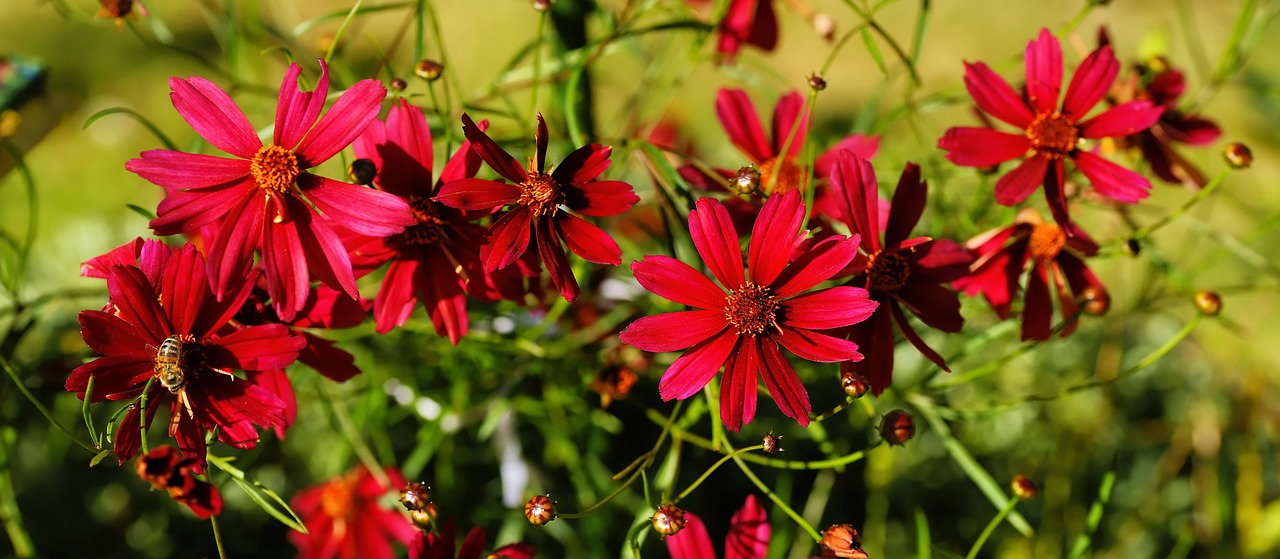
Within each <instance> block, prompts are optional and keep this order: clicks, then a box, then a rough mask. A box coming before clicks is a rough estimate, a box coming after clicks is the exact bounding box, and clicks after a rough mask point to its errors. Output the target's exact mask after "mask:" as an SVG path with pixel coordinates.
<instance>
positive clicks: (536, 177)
mask: <svg viewBox="0 0 1280 559" xmlns="http://www.w3.org/2000/svg"><path fill="white" fill-rule="evenodd" d="M516 203H518V204H520V205H522V206H528V207H529V210H530V211H532V212H533V216H534V217H543V216H550V215H555V213H556V212H557V211H559V209H560V204H562V203H564V191H563V189H561V188H560V183H558V182H556V179H554V178H552V176H551V175H550V174H547V173H540V172H536V171H535V172H530V173H529V178H528V179H526V180H525V181H524V182H523V183H520V199H519V200H517V202H516Z"/></svg>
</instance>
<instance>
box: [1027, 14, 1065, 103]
mask: <svg viewBox="0 0 1280 559" xmlns="http://www.w3.org/2000/svg"><path fill="white" fill-rule="evenodd" d="M1025 57H1026V62H1027V100H1028V101H1030V102H1031V106H1032V107H1033V108H1035V110H1036V113H1037V114H1048V113H1052V112H1053V110H1054V109H1056V108H1058V94H1059V90H1060V88H1061V87H1062V45H1060V44H1059V43H1058V38H1057V37H1054V36H1053V34H1052V33H1050V32H1049V30H1048V29H1041V30H1040V36H1039V37H1037V38H1036V39H1035V40H1033V41H1031V42H1030V43H1028V44H1027V50H1026V54H1025Z"/></svg>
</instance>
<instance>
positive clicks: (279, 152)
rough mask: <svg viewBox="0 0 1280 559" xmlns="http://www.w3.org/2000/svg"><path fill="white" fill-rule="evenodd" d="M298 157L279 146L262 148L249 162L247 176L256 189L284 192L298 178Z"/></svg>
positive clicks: (291, 151)
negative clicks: (251, 178)
mask: <svg viewBox="0 0 1280 559" xmlns="http://www.w3.org/2000/svg"><path fill="white" fill-rule="evenodd" d="M299 172H300V171H299V169H298V156H296V155H294V154H293V150H290V149H285V148H282V147H280V146H264V147H263V148H262V149H260V150H258V153H257V154H255V155H254V156H253V161H251V162H249V174H250V175H252V176H253V180H255V181H257V183H258V188H261V189H263V190H272V191H275V192H284V191H286V190H288V189H289V187H291V186H293V182H294V181H295V180H297V178H298V173H299Z"/></svg>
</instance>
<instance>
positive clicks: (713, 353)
mask: <svg viewBox="0 0 1280 559" xmlns="http://www.w3.org/2000/svg"><path fill="white" fill-rule="evenodd" d="M804 213H805V208H804V203H803V201H802V200H801V196H800V193H799V192H797V191H791V192H787V193H785V194H779V195H775V196H773V197H771V198H769V200H768V201H767V202H765V204H764V207H763V208H761V210H760V216H759V218H758V219H757V220H756V224H755V228H754V230H753V232H752V235H751V241H750V247H749V250H748V256H747V262H748V266H747V267H748V268H749V272H748V273H747V274H743V262H742V252H741V249H740V248H739V245H738V234H737V232H736V231H735V230H734V228H733V224H732V223H731V221H730V217H729V212H728V211H727V210H725V207H724V206H723V205H721V204H720V203H719V202H717V201H715V200H713V199H710V198H702V199H700V200H698V202H697V209H695V210H693V211H690V212H689V229H690V232H691V233H692V235H693V244H694V247H695V248H696V249H697V251H698V254H699V255H700V256H701V257H702V259H703V261H705V262H706V264H707V266H708V267H709V268H710V269H711V273H712V275H713V276H715V279H716V280H717V281H718V282H719V285H716V284H715V283H712V281H711V280H710V279H708V278H707V277H706V276H704V275H702V274H701V273H699V272H698V271H697V270H695V269H694V268H693V267H691V266H689V265H688V264H685V263H684V262H681V261H679V260H676V259H674V258H670V257H667V256H648V257H646V258H645V259H644V260H640V261H636V262H634V263H632V265H631V270H632V272H634V273H635V277H636V280H637V281H639V282H640V285H642V286H644V288H645V289H648V290H649V291H651V292H653V293H655V294H657V295H660V296H662V297H664V298H667V299H670V300H672V301H675V302H677V303H681V304H684V305H689V306H691V307H694V308H695V309H697V310H691V311H681V312H672V313H666V314H659V315H655V316H647V317H643V318H640V319H639V320H636V321H635V322H632V323H631V324H630V325H629V326H627V328H626V330H624V331H623V332H622V334H621V335H620V336H619V338H620V339H621V340H622V342H623V343H626V344H630V345H632V346H634V347H636V348H639V349H642V350H645V351H653V352H661V351H679V350H683V349H687V351H685V353H684V355H681V356H680V357H679V358H678V359H676V361H675V362H674V363H672V364H671V366H670V367H669V368H668V369H667V371H666V373H664V374H663V375H662V380H661V381H660V383H659V384H658V390H659V392H660V393H661V395H662V399H663V400H671V399H681V400H683V399H685V398H688V397H690V396H692V395H694V394H697V393H698V391H699V390H702V387H703V386H706V384H707V383H708V382H710V381H711V379H712V378H713V377H715V375H716V373H717V372H719V370H720V368H721V366H724V377H723V378H722V379H721V381H720V416H721V420H722V421H724V424H725V426H726V427H728V428H729V429H731V430H734V431H737V430H738V429H739V428H741V427H742V425H743V424H744V423H750V422H751V420H752V419H753V418H754V417H755V413H756V386H757V383H758V380H757V379H758V378H759V377H760V376H761V375H763V376H764V383H765V387H766V388H768V390H769V393H770V394H772V395H773V398H774V401H776V402H777V403H778V406H779V407H780V408H781V409H782V412H783V413H784V414H786V415H787V416H788V417H791V418H793V419H795V420H796V421H797V422H799V423H800V425H808V424H809V411H810V404H809V394H808V392H807V391H806V390H805V387H804V384H802V383H801V382H800V377H799V376H797V375H796V372H795V370H794V369H792V368H791V364H790V363H788V362H787V359H786V357H784V356H783V354H782V351H781V349H780V348H779V346H781V347H785V348H787V349H788V350H789V351H791V352H792V353H794V354H796V355H798V356H800V357H801V358H803V359H807V360H809V361H817V362H821V363H838V362H841V361H857V360H859V359H862V355H861V354H859V353H858V346H857V344H855V343H853V342H850V341H847V340H842V339H840V338H836V337H833V336H829V335H827V334H822V333H820V332H819V331H822V330H830V329H833V328H841V327H846V326H849V325H851V324H855V323H857V322H861V321H863V320H866V319H867V317H869V316H871V313H872V312H873V311H874V310H875V308H876V303H875V302H873V301H871V300H870V299H869V298H868V295H867V290H865V289H862V288H858V287H850V286H840V287H832V288H828V289H821V290H817V291H813V292H810V293H803V292H804V291H805V290H807V289H809V288H811V287H813V286H815V285H817V284H819V283H822V282H823V281H825V280H827V279H829V278H831V277H832V276H833V275H835V274H836V272H838V271H840V270H841V269H842V268H844V267H845V266H847V265H848V264H849V262H850V261H852V260H853V258H854V256H855V255H856V254H857V250H858V238H857V236H856V235H855V236H854V237H852V238H850V237H845V236H843V235H837V236H832V237H829V238H826V239H823V240H821V241H818V242H817V243H814V244H812V245H807V244H806V242H805V241H806V238H805V237H806V235H805V232H804V231H803V230H802V227H803V225H804V224H803V221H804Z"/></svg>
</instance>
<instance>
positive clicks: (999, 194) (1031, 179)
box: [996, 155, 1049, 206]
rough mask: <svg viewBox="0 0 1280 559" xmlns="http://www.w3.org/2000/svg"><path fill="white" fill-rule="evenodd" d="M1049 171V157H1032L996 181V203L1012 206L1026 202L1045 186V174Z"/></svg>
mask: <svg viewBox="0 0 1280 559" xmlns="http://www.w3.org/2000/svg"><path fill="white" fill-rule="evenodd" d="M1048 170H1049V158H1048V157H1045V156H1043V155H1034V156H1031V158H1029V159H1027V160H1026V161H1023V162H1022V163H1021V164H1019V165H1018V166H1017V167H1015V168H1014V169H1013V170H1012V171H1009V172H1008V173H1005V174H1004V176H1003V177H1000V180H998V181H996V202H998V203H1000V204H1003V205H1005V206H1012V205H1014V204H1018V203H1020V202H1022V201H1023V200H1026V199H1027V196H1030V195H1031V193H1032V192H1035V191H1036V188H1038V187H1039V186H1040V185H1041V184H1044V178H1045V173H1046V172H1047V171H1048Z"/></svg>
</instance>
